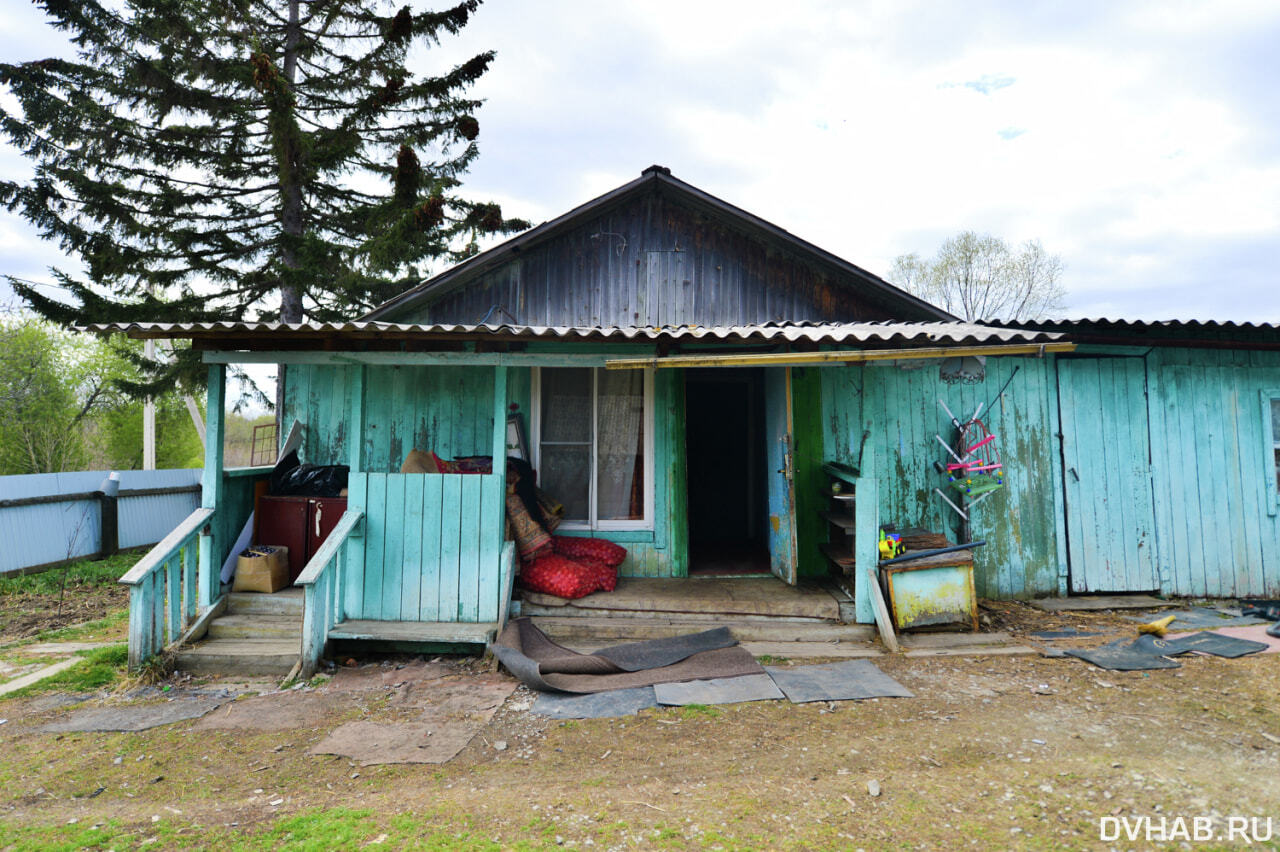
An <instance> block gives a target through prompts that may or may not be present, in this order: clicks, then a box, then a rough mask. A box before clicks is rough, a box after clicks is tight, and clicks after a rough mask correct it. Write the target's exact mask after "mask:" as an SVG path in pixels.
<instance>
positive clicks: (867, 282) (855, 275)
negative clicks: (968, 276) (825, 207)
mask: <svg viewBox="0 0 1280 852" xmlns="http://www.w3.org/2000/svg"><path fill="white" fill-rule="evenodd" d="M648 192H660V193H663V194H666V195H668V196H669V197H672V198H674V199H675V200H677V201H680V202H683V203H685V204H688V205H689V206H691V207H694V208H696V209H701V210H705V211H707V212H709V213H710V214H712V215H713V216H716V217H718V218H719V219H721V220H723V221H727V222H728V223H730V224H732V225H735V226H737V227H738V228H740V229H741V230H743V231H745V232H747V233H749V234H753V235H755V236H757V237H760V238H764V239H766V240H770V241H774V242H777V243H781V244H782V245H784V246H786V247H787V248H789V249H790V250H792V251H794V252H795V253H796V254H797V255H799V256H801V257H804V258H805V259H807V260H809V261H811V262H813V263H815V264H817V265H819V266H822V267H826V268H828V269H830V270H832V271H833V272H835V273H836V274H838V275H841V276H844V277H846V278H851V279H853V280H854V281H855V282H856V283H857V285H858V286H860V287H865V288H866V291H867V292H868V294H870V295H873V296H876V297H878V298H879V299H881V300H884V301H887V302H890V303H893V304H896V305H899V306H901V308H902V310H903V313H904V316H903V317H902V318H903V319H932V320H942V321H953V320H956V319H957V317H955V316H953V315H952V314H949V313H947V312H946V311H944V310H942V309H941V308H939V307H937V306H936V305H933V304H930V303H929V302H926V301H924V300H923V299H920V298H917V297H916V296H913V295H911V294H910V293H907V292H906V291H905V290H902V289H901V288H898V287H895V286H894V285H893V284H890V283H889V282H888V281H885V280H884V279H883V278H881V277H880V276H878V275H875V274H873V273H871V272H868V271H867V270H865V269H863V268H862V267H860V266H856V265H854V264H852V263H850V262H849V261H847V260H844V259H843V258H841V257H838V256H836V255H834V254H832V253H831V252H829V251H826V250H825V249H822V248H819V247H818V246H816V245H814V244H813V243H810V242H808V241H806V240H802V239H800V238H799V237H797V236H795V235H794V234H792V233H790V232H789V231H786V230H785V229H783V228H780V227H778V226H777V225H774V224H773V223H771V222H768V221H765V220H764V219H761V218H760V217H759V216H756V215H754V214H752V213H748V212H747V211H746V210H743V209H742V208H740V207H736V206H734V205H732V204H730V203H728V202H727V201H724V200H722V199H719V198H717V197H715V196H714V195H711V194H710V193H708V192H704V191H703V190H701V189H698V188H697V187H696V186H693V185H692V184H688V183H685V182H684V181H682V180H679V179H678V178H675V177H673V176H672V175H671V170H670V169H668V168H666V167H664V166H657V165H654V166H650V167H649V168H647V169H645V170H644V171H643V172H641V173H640V177H638V178H636V179H635V180H633V181H631V182H629V183H626V184H623V185H622V186H620V187H618V188H616V189H613V190H611V191H609V192H606V193H605V194H603V195H601V196H599V197H597V198H594V199H592V200H590V201H588V202H586V203H585V204H581V205H579V206H578V207H575V208H573V209H572V210H570V211H569V212H567V213H565V214H563V215H561V216H558V217H557V218H555V219H552V220H551V221H549V222H544V223H543V224H541V225H538V226H537V227H534V228H531V229H529V230H528V231H525V232H524V233H523V234H519V235H517V236H515V237H513V238H512V239H509V240H507V241H506V242H503V243H501V244H499V245H497V246H495V247H494V248H491V249H489V250H487V251H484V252H481V253H480V254H477V255H475V256H474V257H471V258H468V259H467V260H464V261H463V262H462V263H459V264H457V265H456V266H453V267H452V268H450V269H447V270H445V271H444V272H442V273H440V274H439V275H436V276H434V277H432V278H429V279H428V280H426V281H424V282H422V283H421V284H419V285H417V286H416V287H413V288H411V289H409V290H406V291H405V292H403V293H401V294H400V295H398V296H396V297H394V298H392V299H390V300H388V301H386V302H384V303H383V304H381V305H379V306H378V307H376V308H374V309H373V310H372V311H370V312H369V313H367V314H365V315H364V316H363V317H361V318H360V319H361V320H366V321H367V320H384V319H390V318H393V316H394V315H395V314H397V313H398V312H400V311H402V310H405V309H408V308H410V307H412V306H414V305H416V304H419V303H422V302H427V301H430V300H431V299H432V298H434V297H435V296H437V295H443V294H444V293H446V292H448V291H450V290H452V289H453V288H454V287H455V286H458V285H461V284H463V283H465V282H466V281H469V280H471V279H473V278H476V277H478V276H480V275H482V274H484V273H485V272H488V271H490V270H492V269H494V268H495V267H498V266H501V265H502V264H504V263H507V262H509V261H511V260H513V259H514V258H515V257H517V256H518V255H519V254H520V253H521V252H522V251H525V250H527V249H530V248H533V247H534V246H537V245H539V244H541V243H543V242H546V241H547V240H550V239H552V238H554V237H556V236H558V235H561V234H564V233H566V232H568V231H570V230H572V229H574V228H576V227H578V226H579V225H581V224H583V223H584V222H585V221H587V220H589V219H590V218H592V217H594V216H596V215H599V214H600V213H602V212H604V211H606V210H608V209H611V208H614V207H617V206H620V205H623V204H625V203H627V202H628V201H631V200H632V199H635V198H638V197H640V196H641V195H643V194H645V193H648Z"/></svg>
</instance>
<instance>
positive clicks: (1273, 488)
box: [1260, 388, 1280, 516]
mask: <svg viewBox="0 0 1280 852" xmlns="http://www.w3.org/2000/svg"><path fill="white" fill-rule="evenodd" d="M1260 396H1261V399H1262V438H1263V441H1264V442H1265V443H1264V445H1263V452H1264V455H1263V458H1264V459H1265V461H1266V469H1267V491H1266V493H1267V498H1268V499H1267V514H1268V515H1272V516H1274V515H1275V514H1276V510H1277V507H1280V483H1277V482H1276V477H1277V476H1278V475H1280V472H1278V470H1277V465H1276V451H1277V450H1280V435H1277V434H1276V433H1275V429H1273V428H1272V423H1273V417H1272V414H1271V408H1272V406H1274V405H1276V404H1280V388H1269V389H1268V388H1264V389H1263V390H1262V392H1261V394H1260Z"/></svg>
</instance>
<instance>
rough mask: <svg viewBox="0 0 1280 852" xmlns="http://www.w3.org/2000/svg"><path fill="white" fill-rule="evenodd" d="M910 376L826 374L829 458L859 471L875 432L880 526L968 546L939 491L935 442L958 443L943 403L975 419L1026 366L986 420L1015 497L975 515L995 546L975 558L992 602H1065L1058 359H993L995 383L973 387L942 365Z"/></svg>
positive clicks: (869, 371) (994, 501)
mask: <svg viewBox="0 0 1280 852" xmlns="http://www.w3.org/2000/svg"><path fill="white" fill-rule="evenodd" d="M910 366H911V367H912V368H911V369H901V368H898V367H894V366H868V367H843V368H827V369H826V370H825V371H824V373H823V422H824V423H825V424H827V435H826V441H827V452H828V455H829V456H830V457H832V458H835V459H838V460H840V461H845V462H849V463H852V464H856V463H857V462H858V450H859V447H860V446H861V444H862V436H863V433H864V432H868V433H869V435H868V437H867V441H868V443H870V444H873V445H874V447H875V450H876V459H877V468H876V470H875V471H874V475H875V476H876V478H877V481H878V483H879V486H880V489H879V490H880V500H879V514H880V522H881V523H888V522H893V523H896V524H897V525H898V526H899V527H908V526H923V527H928V528H929V529H933V530H941V531H945V532H946V533H947V534H948V535H949V537H951V538H952V540H959V539H958V537H957V536H958V530H959V526H958V524H959V518H958V516H957V515H956V514H955V513H954V512H953V511H952V510H951V509H950V508H948V507H947V506H946V504H945V503H943V502H942V500H941V498H939V497H938V495H936V494H934V493H933V489H934V487H942V486H943V485H945V483H946V478H945V477H943V476H940V475H939V474H938V473H937V472H935V471H934V469H933V463H934V462H935V461H938V460H941V459H942V458H943V456H945V455H946V451H945V450H944V449H943V448H942V446H941V445H940V444H939V443H938V441H937V439H936V438H935V436H936V435H941V436H942V437H943V439H944V440H946V441H948V442H949V443H950V442H951V441H952V440H953V439H954V434H955V429H954V427H953V426H952V425H951V423H950V421H949V420H948V418H947V415H946V413H945V412H944V411H943V410H942V407H941V406H940V405H938V400H939V399H942V400H944V401H945V402H946V403H947V405H948V407H950V408H951V410H952V411H953V412H954V413H955V414H956V416H957V417H961V418H964V417H967V416H968V415H970V414H972V413H973V410H974V409H975V408H976V407H977V405H978V403H980V402H981V403H986V401H987V400H988V398H990V397H991V396H993V395H994V394H995V393H996V391H998V390H999V388H1000V386H1001V385H1003V384H1004V381H1005V379H1007V378H1008V377H1009V374H1010V372H1011V371H1012V370H1013V368H1014V367H1017V366H1021V369H1020V370H1019V371H1018V374H1017V376H1016V377H1015V378H1014V379H1013V381H1012V383H1010V385H1009V388H1008V390H1007V391H1006V392H1005V396H1004V401H1003V403H996V404H995V405H994V406H993V408H994V411H986V412H983V414H982V415H981V419H982V420H983V421H984V422H985V423H986V424H987V426H988V428H990V429H991V431H992V432H994V433H995V434H996V435H997V439H996V440H997V441H999V442H1000V454H1001V457H1002V459H1003V461H1004V464H1005V470H1006V477H1005V483H1006V487H1005V488H1004V490H1003V491H1001V492H1000V493H997V494H995V495H993V496H992V497H990V498H988V499H987V500H985V501H983V502H982V503H981V504H979V505H978V506H977V507H975V509H974V511H973V513H972V518H973V521H972V523H973V536H974V537H975V538H980V539H986V540H987V542H988V544H987V546H986V547H984V548H980V549H978V550H977V551H975V553H974V569H975V578H974V582H975V586H976V588H977V592H978V594H979V595H981V596H983V597H990V598H1015V597H1029V596H1033V595H1045V594H1057V592H1058V589H1059V568H1060V563H1059V559H1058V547H1057V536H1056V534H1055V525H1056V517H1055V512H1056V508H1055V507H1056V501H1055V487H1056V486H1055V482H1056V477H1055V471H1056V468H1057V464H1056V462H1055V459H1056V458H1057V443H1056V441H1055V440H1054V439H1053V434H1052V433H1053V431H1054V429H1053V427H1052V425H1051V422H1052V419H1053V418H1052V414H1053V412H1052V410H1051V405H1050V401H1051V400H1052V399H1053V390H1054V385H1053V374H1052V372H1051V369H1052V361H1051V359H1045V360H1040V359H1029V358H992V359H989V360H988V361H987V375H986V380H985V381H984V382H982V383H979V384H973V385H963V384H958V385H948V384H944V383H943V382H942V381H941V380H940V379H939V368H938V363H937V362H936V361H934V362H911V363H910ZM944 490H945V489H944ZM1061 567H1062V568H1064V569H1065V565H1062V566H1061Z"/></svg>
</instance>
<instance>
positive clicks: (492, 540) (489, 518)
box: [476, 476, 506, 621]
mask: <svg viewBox="0 0 1280 852" xmlns="http://www.w3.org/2000/svg"><path fill="white" fill-rule="evenodd" d="M505 494H506V487H505V486H504V484H503V480H502V479H501V478H499V477H497V476H484V477H481V483H480V577H479V584H478V585H479V589H478V593H477V600H478V601H479V607H478V609H477V615H476V620H477V621H497V620H498V612H499V609H498V601H499V598H500V597H501V595H502V589H503V582H502V577H501V558H502V545H503V538H502V534H503V526H504V520H503V518H504V514H503V513H504V511H505V509H506V505H505V504H506V501H505V499H504V498H505Z"/></svg>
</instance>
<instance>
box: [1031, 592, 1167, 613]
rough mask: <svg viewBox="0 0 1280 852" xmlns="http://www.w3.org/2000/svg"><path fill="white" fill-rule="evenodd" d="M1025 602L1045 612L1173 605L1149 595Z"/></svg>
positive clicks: (1050, 599) (1049, 599) (1151, 607)
mask: <svg viewBox="0 0 1280 852" xmlns="http://www.w3.org/2000/svg"><path fill="white" fill-rule="evenodd" d="M1027 603H1029V604H1031V605H1032V606H1034V607H1036V608H1037V609H1042V610H1044V611H1045V612H1094V611H1097V610H1103V609H1155V608H1160V607H1165V608H1169V607H1175V606H1177V604H1176V603H1173V602H1172V601H1162V600H1160V599H1159V598H1153V597H1151V595H1089V596H1088V597H1078V598H1037V599H1036V600H1032V601H1027Z"/></svg>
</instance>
